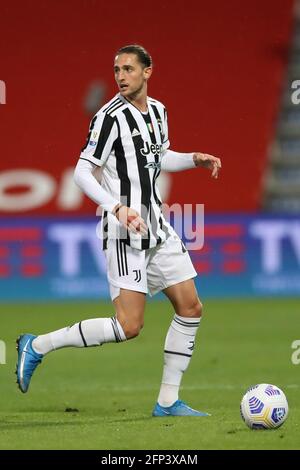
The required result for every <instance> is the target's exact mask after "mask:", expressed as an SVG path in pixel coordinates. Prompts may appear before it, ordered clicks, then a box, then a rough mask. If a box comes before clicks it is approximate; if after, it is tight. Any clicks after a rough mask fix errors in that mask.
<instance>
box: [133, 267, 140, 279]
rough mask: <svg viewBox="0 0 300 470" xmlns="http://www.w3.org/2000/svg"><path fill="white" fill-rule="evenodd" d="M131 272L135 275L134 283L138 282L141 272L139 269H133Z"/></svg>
mask: <svg viewBox="0 0 300 470" xmlns="http://www.w3.org/2000/svg"><path fill="white" fill-rule="evenodd" d="M133 272H134V273H135V279H134V281H136V282H140V281H141V279H142V275H141V270H140V269H133Z"/></svg>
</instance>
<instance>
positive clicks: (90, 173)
mask: <svg viewBox="0 0 300 470" xmlns="http://www.w3.org/2000/svg"><path fill="white" fill-rule="evenodd" d="M117 138H118V127H117V125H116V122H115V120H114V118H112V117H111V116H109V115H106V114H104V113H101V112H100V113H98V114H97V115H96V116H95V117H94V118H93V119H92V121H91V124H90V129H89V134H88V137H87V142H86V145H85V147H84V148H83V149H82V151H81V154H80V158H79V161H78V163H77V165H76V168H75V172H74V181H75V183H76V184H77V185H78V186H79V187H80V189H81V190H82V191H83V192H84V193H85V194H86V195H87V196H88V197H89V198H90V199H92V200H93V201H94V202H95V203H96V204H98V205H100V206H101V207H102V208H103V209H104V210H106V211H108V212H110V213H112V214H114V215H115V216H116V217H117V219H118V220H119V221H120V222H121V223H122V224H123V225H125V227H126V228H127V229H128V230H130V231H132V232H135V233H136V231H139V230H140V231H141V232H144V231H145V232H146V230H147V227H146V225H145V222H144V220H143V219H142V218H141V217H140V215H139V214H138V213H137V212H136V211H135V210H133V209H131V208H129V207H127V206H124V205H122V204H120V201H118V200H117V199H116V198H114V197H113V196H112V195H111V194H110V193H108V192H107V191H106V190H105V189H103V188H102V186H101V184H100V183H99V182H98V180H97V179H96V178H95V176H94V172H95V170H96V168H97V167H101V166H103V165H104V164H105V162H106V160H107V159H108V157H109V155H110V154H111V152H112V149H113V145H114V142H115V141H116V139H117Z"/></svg>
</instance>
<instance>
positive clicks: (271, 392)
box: [241, 384, 289, 429]
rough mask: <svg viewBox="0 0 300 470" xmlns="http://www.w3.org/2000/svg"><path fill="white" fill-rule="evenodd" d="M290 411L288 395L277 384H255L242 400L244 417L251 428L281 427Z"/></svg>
mask: <svg viewBox="0 0 300 470" xmlns="http://www.w3.org/2000/svg"><path fill="white" fill-rule="evenodd" d="M288 411H289V405H288V402H287V399H286V396H285V394H284V393H283V391H282V390H280V388H278V387H276V385H270V384H258V385H253V387H250V388H249V389H248V390H247V392H246V393H245V395H244V396H243V398H242V402H241V415H242V418H243V420H244V421H245V423H246V424H247V426H249V428H251V429H274V428H279V426H281V425H282V424H283V423H284V422H285V420H286V418H287V415H288Z"/></svg>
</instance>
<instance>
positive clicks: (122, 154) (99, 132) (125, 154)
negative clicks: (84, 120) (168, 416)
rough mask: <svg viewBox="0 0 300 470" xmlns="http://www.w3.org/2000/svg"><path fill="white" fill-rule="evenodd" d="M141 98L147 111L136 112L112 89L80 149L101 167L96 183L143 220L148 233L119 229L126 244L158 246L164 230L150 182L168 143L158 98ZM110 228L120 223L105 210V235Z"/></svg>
mask: <svg viewBox="0 0 300 470" xmlns="http://www.w3.org/2000/svg"><path fill="white" fill-rule="evenodd" d="M147 103H148V112H147V113H142V112H141V111H140V110H139V109H137V108H136V107H135V106H134V105H132V104H131V103H130V102H129V101H127V100H126V98H124V97H122V96H121V95H120V94H117V95H116V96H115V97H114V98H113V99H112V100H111V101H109V102H108V103H107V104H106V105H104V106H103V107H102V108H101V109H100V110H99V111H98V113H97V114H96V115H95V116H94V118H93V119H92V121H91V124H90V129H89V134H88V138H87V142H86V145H85V147H84V148H83V149H82V151H81V154H80V158H82V159H86V160H88V161H90V162H92V163H94V164H95V165H98V166H101V167H102V168H103V171H102V178H101V185H102V187H103V188H104V189H105V190H106V191H107V192H109V193H110V194H111V195H112V196H113V197H114V198H115V199H117V200H118V201H120V202H121V203H122V204H125V205H126V206H128V207H131V208H133V209H135V210H136V211H138V212H139V214H140V215H141V216H142V217H143V219H144V220H145V222H146V224H147V226H148V235H145V236H141V235H140V234H133V233H126V234H125V236H124V229H123V232H122V230H121V232H120V233H123V235H122V236H121V238H125V241H126V243H127V244H129V245H131V246H132V247H133V248H137V249H140V250H144V249H148V248H152V247H154V246H156V245H158V244H159V243H161V242H162V241H164V240H165V239H166V238H167V236H168V234H169V232H170V225H169V224H168V223H167V222H166V220H165V218H164V216H163V214H162V211H161V204H162V202H161V198H160V194H159V191H158V188H157V184H156V180H157V178H158V176H159V174H160V167H161V159H162V155H163V153H164V151H166V150H167V149H168V147H169V145H170V143H169V139H168V124H167V113H166V110H165V107H164V106H163V104H162V103H160V102H159V101H157V100H154V99H152V98H149V97H148V98H147ZM116 227H118V228H120V224H119V222H118V221H117V219H116V217H115V216H114V215H112V214H110V213H107V212H105V213H104V215H103V229H104V232H105V236H107V237H108V238H110V237H113V236H115V234H116Z"/></svg>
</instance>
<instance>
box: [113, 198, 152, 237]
mask: <svg viewBox="0 0 300 470" xmlns="http://www.w3.org/2000/svg"><path fill="white" fill-rule="evenodd" d="M113 214H114V215H115V216H116V217H117V219H118V221H119V222H120V223H121V224H123V225H124V226H125V227H126V228H127V229H128V230H130V232H133V233H141V234H142V235H146V234H147V233H148V228H147V225H146V224H145V221H144V220H143V219H142V217H141V216H140V214H139V213H138V212H137V211H135V210H134V209H131V208H130V207H127V206H123V205H120V204H118V205H117V206H116V207H115V208H114V210H113Z"/></svg>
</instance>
